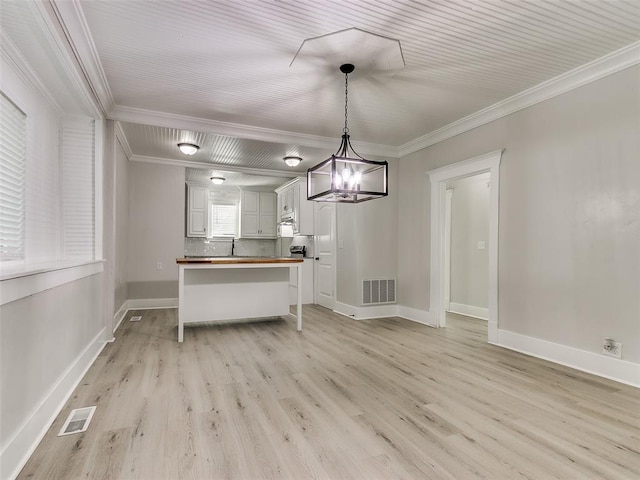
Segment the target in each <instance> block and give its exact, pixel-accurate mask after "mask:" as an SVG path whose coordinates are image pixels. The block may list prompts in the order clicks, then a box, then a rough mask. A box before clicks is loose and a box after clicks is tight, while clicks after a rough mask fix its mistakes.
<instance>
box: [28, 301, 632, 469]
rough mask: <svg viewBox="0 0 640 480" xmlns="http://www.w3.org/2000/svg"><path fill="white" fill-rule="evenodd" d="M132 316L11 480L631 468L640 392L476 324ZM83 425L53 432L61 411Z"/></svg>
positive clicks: (314, 311) (324, 316)
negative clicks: (185, 321)
mask: <svg viewBox="0 0 640 480" xmlns="http://www.w3.org/2000/svg"><path fill="white" fill-rule="evenodd" d="M176 313H177V312H176V310H147V311H137V312H130V313H129V317H130V316H133V315H142V317H143V318H142V321H140V322H135V323H132V322H128V321H127V320H128V317H127V319H125V322H123V324H122V326H121V327H120V329H119V330H118V331H117V332H116V341H115V342H114V343H112V344H109V345H107V346H106V347H105V349H104V350H103V352H102V353H101V355H100V356H99V357H98V359H97V360H96V362H95V364H94V365H93V366H92V367H91V369H90V370H89V372H88V373H87V375H86V376H85V378H84V379H83V381H82V382H81V384H80V385H79V386H78V388H77V389H76V391H75V393H74V394H73V396H72V398H71V399H70V400H69V402H68V403H67V405H66V406H65V407H64V409H63V411H62V412H61V414H60V415H59V417H58V419H57V420H56V421H55V422H54V424H53V426H52V427H51V429H50V430H49V432H48V433H47V435H46V436H45V438H44V439H43V441H42V442H41V444H40V445H39V447H38V448H37V450H36V451H35V453H34V454H33V455H32V457H31V459H30V460H29V462H28V463H27V465H26V466H25V468H24V469H23V470H22V472H21V474H20V476H19V477H18V478H19V479H35V478H37V479H56V480H63V479H80V478H82V479H144V480H162V479H172V480H173V479H194V480H199V479H251V480H253V479H296V480H298V479H340V480H342V479H367V480H376V479H442V480H466V479H492V480H496V479H497V480H500V479H530V480H544V479H563V480H565V479H576V480H578V479H579V480H585V479H607V480H613V479H633V480H637V479H638V478H640V390H638V389H635V388H633V387H628V386H625V385H622V384H618V383H616V382H613V381H609V380H605V379H601V378H598V377H595V376H592V375H589V374H585V373H582V372H579V371H576V370H572V369H569V368H565V367H562V366H559V365H555V364H552V363H549V362H546V361H543V360H539V359H536V358H532V357H527V356H525V355H521V354H518V353H515V352H512V351H509V350H505V349H501V348H498V347H495V346H492V345H488V344H487V343H486V335H487V334H486V324H485V323H484V322H482V321H478V320H473V319H469V318H466V317H461V316H456V315H450V316H449V320H448V327H447V328H446V329H432V328H429V327H426V326H423V325H420V324H416V323H412V322H409V321H407V320H403V319H399V318H388V319H381V320H370V321H363V322H357V321H354V320H352V319H349V318H346V317H342V316H339V315H335V314H333V313H331V312H330V311H328V310H326V309H324V308H321V307H317V306H308V307H307V306H305V311H304V331H303V332H301V333H298V332H296V331H295V325H294V321H293V320H291V321H289V320H275V321H271V322H263V323H251V324H236V325H215V326H211V325H210V326H194V327H190V328H186V329H185V339H184V343H181V344H179V343H177V341H176V335H177V326H176V325H177V320H176ZM90 405H97V409H96V412H95V415H94V417H93V420H92V422H91V425H90V427H89V429H88V430H87V431H86V432H85V433H81V434H76V435H70V436H66V437H56V436H55V435H56V434H57V432H58V431H59V429H60V427H61V425H62V422H63V421H64V420H65V419H66V417H67V415H68V413H69V411H70V410H71V409H72V408H79V407H84V406H90Z"/></svg>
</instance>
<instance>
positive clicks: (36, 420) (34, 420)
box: [0, 327, 107, 479]
mask: <svg viewBox="0 0 640 480" xmlns="http://www.w3.org/2000/svg"><path fill="white" fill-rule="evenodd" d="M106 330H107V329H106V327H105V328H103V329H102V330H101V331H100V333H98V335H96V336H95V337H94V338H93V340H91V342H89V344H88V345H87V347H86V348H85V349H84V350H83V351H82V353H80V355H78V357H77V358H76V360H75V361H74V362H73V363H72V364H71V365H70V366H69V368H67V370H66V371H65V372H64V373H63V374H62V375H61V376H60V378H59V379H58V381H57V382H56V383H55V384H54V385H53V387H52V388H51V390H49V392H48V393H47V394H46V395H45V397H44V399H43V400H42V401H41V402H40V404H39V405H38V406H37V407H36V408H35V409H34V411H33V413H32V415H31V416H30V417H29V418H28V419H27V420H26V421H25V422H24V423H23V424H22V426H21V427H20V428H19V429H18V431H17V432H16V434H15V435H14V436H13V437H12V438H11V439H10V440H9V441H8V442H7V443H6V446H5V448H4V449H3V450H2V452H1V453H0V478H2V479H13V478H15V477H17V476H18V474H19V473H20V470H21V469H22V467H24V465H25V464H26V463H27V460H29V457H30V456H31V455H32V454H33V452H34V450H35V449H36V447H37V446H38V444H39V443H40V441H41V440H42V438H43V437H44V435H45V434H46V433H47V430H49V427H50V426H51V424H53V422H54V420H55V419H56V417H57V416H58V414H59V413H60V411H61V410H62V408H63V407H64V405H65V403H66V402H67V400H69V398H70V397H71V395H72V394H73V391H74V390H75V389H76V387H77V386H78V384H79V383H80V380H82V377H84V375H85V373H87V370H89V367H91V365H93V362H94V361H95V359H96V358H97V357H98V355H99V354H100V352H101V351H102V349H103V348H104V346H105V345H106V343H105V341H104V335H105V333H106Z"/></svg>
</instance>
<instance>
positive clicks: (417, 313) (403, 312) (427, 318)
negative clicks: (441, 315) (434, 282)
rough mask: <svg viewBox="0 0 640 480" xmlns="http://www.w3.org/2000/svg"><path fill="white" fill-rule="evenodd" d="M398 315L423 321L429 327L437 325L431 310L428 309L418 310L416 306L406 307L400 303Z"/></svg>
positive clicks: (417, 321)
mask: <svg viewBox="0 0 640 480" xmlns="http://www.w3.org/2000/svg"><path fill="white" fill-rule="evenodd" d="M397 316H398V317H402V318H406V319H407V320H411V321H412V322H416V323H422V324H423V325H427V326H429V327H437V325H436V324H435V322H434V321H433V316H432V315H431V312H430V311H428V310H418V309H415V308H411V307H406V306H404V305H398V313H397Z"/></svg>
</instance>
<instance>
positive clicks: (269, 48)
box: [2, 0, 640, 171]
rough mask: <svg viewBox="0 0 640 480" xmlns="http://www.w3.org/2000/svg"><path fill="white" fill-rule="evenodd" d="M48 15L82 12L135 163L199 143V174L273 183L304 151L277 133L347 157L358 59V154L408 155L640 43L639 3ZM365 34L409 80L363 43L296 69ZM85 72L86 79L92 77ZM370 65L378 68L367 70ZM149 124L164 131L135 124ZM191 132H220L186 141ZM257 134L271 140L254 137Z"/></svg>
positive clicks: (106, 1) (189, 6)
mask: <svg viewBox="0 0 640 480" xmlns="http://www.w3.org/2000/svg"><path fill="white" fill-rule="evenodd" d="M9 2H10V0H2V3H3V4H4V3H9ZM51 5H53V6H54V7H56V8H57V11H58V15H57V19H58V20H59V21H60V22H61V23H62V24H63V25H64V23H65V19H67V20H68V18H69V17H68V15H69V13H68V12H69V11H71V10H74V9H75V12H76V13H75V14H76V15H77V18H79V19H80V23H82V22H84V23H83V28H82V29H78V28H73V25H72V22H67V23H68V25H66V27H67V28H64V29H63V30H64V31H66V32H67V35H68V38H69V40H70V42H71V43H72V44H74V45H75V47H76V48H75V51H76V52H77V55H79V56H82V55H83V52H86V51H91V52H93V56H92V58H91V59H90V60H92V61H93V62H94V63H97V64H98V65H99V70H100V74H99V75H97V77H99V78H100V82H101V83H105V85H102V84H101V85H100V88H94V91H97V92H103V91H108V92H110V102H113V104H112V105H108V106H105V105H104V103H105V102H104V101H103V106H104V107H105V110H107V113H108V114H109V111H111V113H112V117H113V118H117V119H119V120H123V121H124V122H125V124H124V127H123V129H124V131H125V133H126V135H127V139H128V141H129V143H130V146H131V149H132V151H133V153H134V155H138V156H146V157H161V158H173V157H175V155H176V153H175V144H176V143H177V142H178V141H183V140H184V137H189V136H193V137H194V138H196V139H197V141H195V140H194V141H195V143H198V142H201V147H202V148H201V150H200V151H199V152H198V154H197V155H196V156H195V158H194V159H193V160H194V161H200V162H211V163H216V164H229V165H236V166H244V167H251V168H267V169H281V168H282V167H281V164H280V162H281V159H282V157H283V156H284V155H287V154H291V153H292V152H291V151H290V150H292V149H301V148H302V147H300V146H299V145H297V144H296V142H295V141H294V142H283V143H282V144H275V143H273V144H269V143H268V142H262V141H258V140H257V139H265V138H267V136H268V135H267V134H269V133H270V132H277V133H278V134H280V135H287V134H288V135H290V136H291V138H294V139H295V138H303V137H304V138H308V139H311V140H309V141H307V142H306V143H305V142H302V141H301V142H299V143H303V144H306V145H313V146H314V147H318V145H319V143H322V142H320V141H319V140H318V139H322V140H327V139H334V138H335V144H336V145H335V148H337V146H338V143H339V138H340V135H341V133H342V124H343V119H344V76H343V75H342V74H341V73H340V72H339V70H338V67H339V65H340V64H341V63H343V62H344V61H345V60H346V59H352V60H353V61H352V62H351V63H355V65H356V71H355V72H354V74H353V75H351V76H350V81H349V127H350V133H351V135H352V140H354V141H355V142H356V143H358V142H363V143H367V144H373V145H378V146H386V147H389V148H392V149H396V150H397V149H398V148H400V147H402V146H404V145H406V144H408V143H410V142H412V141H415V140H416V139H419V138H420V137H422V136H425V135H426V134H429V133H430V132H434V131H436V130H438V129H440V128H442V127H444V126H446V125H448V124H451V123H452V122H455V121H457V120H459V119H461V118H463V117H465V116H468V115H471V114H473V113H475V112H478V111H480V110H482V109H485V108H487V107H490V106H491V105H494V104H496V103H498V102H501V101H503V100H505V99H507V98H509V97H512V96H513V95H516V94H518V93H520V92H523V91H525V90H527V89H530V88H532V87H534V86H536V85H539V84H541V83H543V82H547V81H549V80H550V79H553V78H554V77H557V76H559V75H562V74H565V73H566V72H568V71H571V70H573V69H576V68H578V67H580V66H582V65H585V64H587V63H589V62H592V61H594V60H596V59H599V58H601V57H603V56H605V55H608V54H611V53H612V52H615V51H617V50H619V49H621V48H623V47H626V46H629V45H631V44H634V43H635V42H638V41H639V40H640V1H638V0H514V1H500V0H482V1H481V0H425V1H420V2H414V1H391V0H381V1H364V0H363V1H349V0H345V1H339V2H338V1H329V0H295V1H294V0H278V1H276V0H265V1H257V0H255V1H253V0H252V1H239V0H233V1H232V0H216V1H204V0H202V1H193V0H191V1H189V0H153V1H151V0H136V1H116V0H76V3H74V4H73V5H74V7H73V8H69V6H68V5H69V4H68V3H66V2H65V1H64V0H52V3H51ZM76 7H77V8H76ZM76 23H78V22H76ZM353 28H356V29H360V30H364V31H367V32H370V33H373V34H375V35H380V36H384V37H388V38H391V39H396V40H398V41H399V42H400V44H401V49H402V55H403V59H404V67H403V68H393V69H391V70H390V71H387V70H381V69H377V68H376V65H380V64H381V63H384V61H385V60H384V58H382V59H375V58H374V59H373V60H372V59H370V58H363V56H366V55H369V53H368V52H369V51H370V46H369V45H366V46H365V45H364V44H363V43H362V41H361V40H359V39H357V36H354V38H355V40H352V41H344V42H338V43H334V42H332V43H331V48H330V49H328V50H326V51H322V50H319V51H318V50H315V49H311V50H310V53H311V55H313V56H314V58H311V59H310V60H309V59H308V60H307V68H302V69H300V68H295V67H296V66H295V63H294V65H293V66H291V62H292V60H293V59H294V57H295V56H296V52H298V49H299V48H300V46H301V45H302V43H303V42H304V40H305V39H309V38H313V37H320V36H324V35H327V34H330V33H332V32H337V31H340V30H345V29H353ZM79 32H81V34H80V33H79ZM80 45H82V46H83V48H79V46H80ZM365 47H366V48H365ZM81 60H82V59H81ZM84 60H85V61H81V62H80V63H82V64H84V65H90V64H92V63H91V61H89V60H87V59H84ZM358 61H359V62H360V63H361V64H363V65H366V67H363V69H362V70H359V69H358ZM376 62H377V63H376ZM309 65H312V66H313V67H314V68H308V66H309ZM372 66H373V67H372ZM396 67H397V65H396ZM89 74H90V72H89ZM89 76H91V75H89ZM117 112H120V113H119V114H116V113H117ZM122 112H125V113H126V114H127V115H129V116H128V117H127V118H124V117H122ZM119 115H120V116H119ZM145 115H146V116H147V117H148V118H160V119H161V120H162V121H161V122H160V121H158V122H156V123H154V122H152V121H146V122H145V121H141V120H140V121H139V120H131V118H133V117H137V118H138V119H140V118H145ZM185 119H190V120H194V119H195V120H197V122H201V123H203V124H205V125H207V127H206V128H204V127H203V128H194V129H192V130H185ZM126 122H130V123H129V124H126ZM197 122H196V123H197ZM135 123H140V125H135ZM144 123H146V124H147V125H142V124H144ZM150 125H157V126H150ZM220 125H224V126H225V128H222V127H220ZM234 126H237V127H238V128H237V130H238V133H237V135H236V134H235V132H234ZM247 131H253V132H260V133H261V135H262V134H264V135H262V136H260V135H257V136H256V135H254V136H253V137H251V136H249V135H247V134H246V132H247ZM198 132H200V133H198ZM222 134H224V135H222ZM232 137H238V138H232ZM324 143H325V144H328V143H327V142H326V141H325V142H324ZM306 148H307V150H306V151H299V152H298V154H300V155H301V156H303V157H304V158H305V160H306V159H307V156H308V157H309V158H310V160H309V162H311V161H313V162H316V161H318V160H320V159H323V158H326V156H328V155H329V154H331V153H333V151H334V150H335V149H334V148H329V149H328V150H327V149H326V148H317V149H311V148H310V147H306ZM303 150H304V149H303ZM369 150H371V149H369ZM311 159H313V160H311ZM308 166H309V165H307V164H305V163H303V165H302V166H301V167H299V170H300V171H303V170H304V169H306V168H307V167H308Z"/></svg>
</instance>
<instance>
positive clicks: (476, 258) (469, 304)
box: [443, 172, 491, 321]
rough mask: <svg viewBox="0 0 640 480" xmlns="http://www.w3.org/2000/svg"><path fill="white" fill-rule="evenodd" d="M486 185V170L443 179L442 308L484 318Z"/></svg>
mask: <svg viewBox="0 0 640 480" xmlns="http://www.w3.org/2000/svg"><path fill="white" fill-rule="evenodd" d="M490 185H491V174H490V173H489V172H486V173H479V174H477V175H472V176H470V177H465V178H462V179H460V180H455V181H453V182H447V190H446V206H445V215H446V218H445V240H444V242H445V243H444V263H443V267H444V309H445V310H446V311H447V312H450V313H457V314H460V315H464V316H467V317H475V318H479V319H481V320H485V321H487V319H488V308H487V301H488V300H487V299H488V296H489V292H488V280H489V271H488V264H489V263H488V252H487V249H486V244H487V239H488V229H489V187H490ZM447 318H449V316H447Z"/></svg>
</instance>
